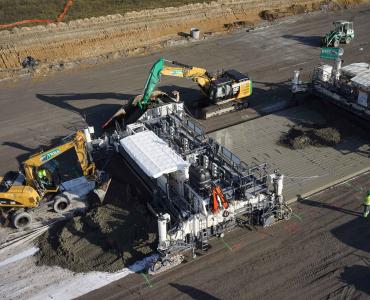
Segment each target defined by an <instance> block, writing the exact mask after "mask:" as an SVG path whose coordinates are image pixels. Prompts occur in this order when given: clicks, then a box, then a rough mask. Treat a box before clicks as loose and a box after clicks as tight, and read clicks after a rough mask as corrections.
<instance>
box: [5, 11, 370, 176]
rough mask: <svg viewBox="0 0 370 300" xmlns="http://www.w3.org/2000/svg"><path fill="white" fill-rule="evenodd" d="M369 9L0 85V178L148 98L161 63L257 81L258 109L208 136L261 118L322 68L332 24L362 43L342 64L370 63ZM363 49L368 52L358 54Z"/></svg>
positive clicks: (189, 87) (210, 125)
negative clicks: (44, 148)
mask: <svg viewBox="0 0 370 300" xmlns="http://www.w3.org/2000/svg"><path fill="white" fill-rule="evenodd" d="M369 8H370V6H366V7H361V8H356V9H352V10H348V11H347V10H345V11H343V12H341V11H339V12H337V13H328V14H324V13H322V12H319V13H316V14H312V15H300V16H297V17H293V18H291V19H287V20H285V21H284V22H282V23H281V24H278V25H276V26H271V27H268V28H265V29H259V30H256V31H250V32H245V31H242V32H238V33H235V34H230V35H227V36H222V37H219V38H216V39H213V40H207V41H204V42H199V43H194V44H191V45H190V46H188V47H176V48H171V49H167V50H164V51H161V52H160V53H155V54H152V55H148V56H145V57H134V58H128V59H122V60H116V61H113V62H112V63H109V64H106V65H101V66H96V67H91V68H89V69H85V70H73V71H65V72H61V73H57V74H55V75H53V76H49V77H46V78H40V77H35V78H33V79H31V80H30V79H24V80H20V81H19V82H16V83H13V82H1V83H0V91H1V92H0V105H1V118H0V128H1V131H0V173H4V172H6V171H7V170H10V169H17V168H18V162H21V161H22V160H23V159H25V158H26V157H28V155H29V154H30V153H33V152H35V151H36V150H38V149H39V148H40V145H43V144H46V143H48V142H49V141H50V140H53V139H54V138H56V137H58V136H63V135H66V134H69V133H71V132H72V131H74V130H75V128H78V127H81V126H82V125H83V123H84V118H85V117H86V120H87V122H88V123H89V124H91V125H96V126H97V127H99V126H100V125H101V124H102V123H103V121H105V120H106V119H107V118H108V117H109V116H110V115H111V114H112V113H113V112H115V111H116V110H117V108H118V107H119V106H120V105H121V103H122V101H121V99H127V98H128V97H129V96H131V95H134V94H139V93H141V92H142V89H143V86H144V84H145V81H146V77H147V74H148V71H149V69H150V66H151V65H152V64H153V62H154V61H155V60H156V59H157V58H158V57H159V56H163V57H165V58H168V59H175V60H178V61H181V62H183V63H187V64H193V65H196V66H202V67H206V68H207V69H209V70H210V71H216V70H217V69H221V68H224V69H228V68H235V69H238V70H240V71H241V72H245V73H248V74H249V75H250V77H251V78H252V79H253V80H254V87H255V89H254V94H253V96H252V97H251V104H252V109H248V110H245V111H241V112H236V113H233V114H229V115H227V116H223V117H219V118H215V119H213V120H212V119H211V120H209V121H207V122H202V124H203V125H204V126H205V127H206V129H207V131H213V130H216V129H217V128H220V127H225V126H227V125H230V124H235V123H238V122H242V121H244V120H245V119H247V118H249V117H253V116H258V115H259V114H260V111H261V110H263V109H264V108H265V107H274V106H275V105H277V106H280V101H281V99H285V100H286V96H287V95H288V88H287V85H286V82H287V81H288V80H289V79H290V78H291V76H292V71H293V70H294V69H296V68H304V69H305V70H306V71H307V72H310V71H311V70H312V67H313V66H314V65H315V64H316V63H318V62H319V48H318V46H319V36H320V35H322V34H324V33H325V32H326V31H327V30H328V29H329V28H330V27H331V22H332V21H333V20H334V19H352V20H353V21H354V22H355V28H356V39H355V40H354V41H353V43H351V44H350V45H348V46H345V55H344V60H345V61H346V63H350V62H353V61H366V60H368V59H369V51H370V36H369V34H368V28H369V26H370V17H369V16H370V10H369ZM360 49H362V50H360ZM160 87H162V88H164V89H165V90H172V89H178V90H180V92H181V93H182V98H183V99H189V98H193V97H198V95H199V90H198V88H197V87H196V86H195V84H194V83H193V82H191V81H187V80H184V79H180V78H169V77H167V78H165V77H164V78H163V79H162V82H161V84H160Z"/></svg>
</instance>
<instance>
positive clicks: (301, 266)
mask: <svg viewBox="0 0 370 300" xmlns="http://www.w3.org/2000/svg"><path fill="white" fill-rule="evenodd" d="M369 185H370V174H367V175H363V176H361V177H359V178H357V179H355V180H352V181H349V182H347V183H345V184H342V185H340V186H337V187H335V188H332V189H331V190H328V191H326V192H324V193H321V194H319V195H316V196H313V197H311V198H309V199H303V200H301V201H299V202H298V203H296V204H295V205H294V206H293V209H294V217H293V218H292V219H291V220H290V221H287V222H282V223H279V224H276V225H275V226H273V227H270V228H267V229H261V228H259V229H257V230H248V229H238V230H235V231H233V232H231V233H230V234H227V235H226V236H225V238H224V239H217V240H213V243H211V244H212V248H211V249H210V250H209V252H207V254H206V255H202V256H198V258H197V259H196V260H194V261H190V262H188V263H186V264H183V265H180V266H179V267H177V268H176V269H174V270H172V271H169V272H167V273H164V274H160V275H158V276H155V277H151V276H148V275H143V274H135V275H131V276H129V277H126V278H124V279H123V280H120V281H117V282H115V283H112V284H110V285H108V286H106V287H104V288H102V289H100V290H97V291H95V292H92V293H90V294H87V295H85V296H83V297H81V298H80V299H368V298H369V297H370V285H369V276H370V243H369V240H370V230H369V228H370V227H369V226H370V220H365V219H363V218H362V217H361V213H362V205H361V204H362V198H363V197H364V195H365V192H366V189H367V188H368V187H369Z"/></svg>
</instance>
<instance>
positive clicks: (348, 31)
mask: <svg viewBox="0 0 370 300" xmlns="http://www.w3.org/2000/svg"><path fill="white" fill-rule="evenodd" d="M333 25H334V29H333V30H331V31H330V32H329V33H327V34H326V35H325V36H324V37H323V38H322V41H321V45H322V46H323V47H336V48H337V47H339V44H340V43H345V44H349V43H350V42H351V41H352V40H353V38H354V37H355V32H354V30H353V22H349V21H344V20H340V21H335V22H334V23H333Z"/></svg>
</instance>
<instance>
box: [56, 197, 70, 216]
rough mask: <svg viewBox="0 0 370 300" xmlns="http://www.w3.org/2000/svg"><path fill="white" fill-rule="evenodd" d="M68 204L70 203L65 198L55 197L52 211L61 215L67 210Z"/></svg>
mask: <svg viewBox="0 0 370 300" xmlns="http://www.w3.org/2000/svg"><path fill="white" fill-rule="evenodd" d="M70 204H71V202H70V201H69V199H68V198H67V197H63V196H56V197H55V198H54V203H53V209H54V211H55V212H57V213H63V212H65V211H66V210H67V209H68V207H69V205H70Z"/></svg>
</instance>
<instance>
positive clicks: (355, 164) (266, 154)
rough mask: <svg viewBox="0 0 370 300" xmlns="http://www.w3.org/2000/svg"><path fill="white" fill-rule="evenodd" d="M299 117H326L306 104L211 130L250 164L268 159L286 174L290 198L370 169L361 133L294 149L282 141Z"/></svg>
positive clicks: (369, 151)
mask: <svg viewBox="0 0 370 300" xmlns="http://www.w3.org/2000/svg"><path fill="white" fill-rule="evenodd" d="M299 121H303V122H307V123H321V122H323V121H324V120H323V118H322V116H321V115H320V114H318V113H317V112H315V111H313V110H311V109H309V108H308V107H306V106H299V107H294V108H291V109H288V110H284V111H282V112H279V113H276V114H271V115H268V116H265V117H261V118H259V119H255V120H252V121H248V122H245V123H242V124H239V125H236V126H233V127H229V128H226V129H223V130H220V131H216V132H214V133H211V134H210V136H211V137H213V138H214V139H216V140H217V141H218V142H219V143H221V144H222V145H225V146H226V147H228V149H229V150H231V151H232V152H233V153H234V154H236V155H237V156H239V158H240V159H242V160H243V161H244V162H246V163H247V164H250V163H262V162H268V163H269V165H270V166H271V170H273V169H279V170H280V171H281V172H282V173H283V174H284V175H285V181H284V184H285V185H284V195H285V199H286V200H287V201H288V202H292V201H295V200H296V199H297V195H301V196H308V195H310V194H313V193H315V192H317V191H320V190H323V189H325V188H327V187H329V186H331V185H333V184H335V183H338V182H341V181H344V180H346V179H349V178H351V177H354V176H356V175H357V174H360V173H363V172H365V171H367V170H370V146H369V142H370V141H366V140H364V139H362V138H360V137H359V136H358V135H357V134H355V133H354V134H350V135H346V136H344V141H343V142H341V143H340V144H338V145H337V146H334V147H313V146H309V147H307V148H305V149H302V150H292V149H290V148H287V147H286V146H284V145H281V144H280V143H279V139H280V137H281V135H282V134H284V133H286V132H287V131H288V130H289V129H290V127H291V126H292V125H294V124H296V123H297V122H299Z"/></svg>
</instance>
